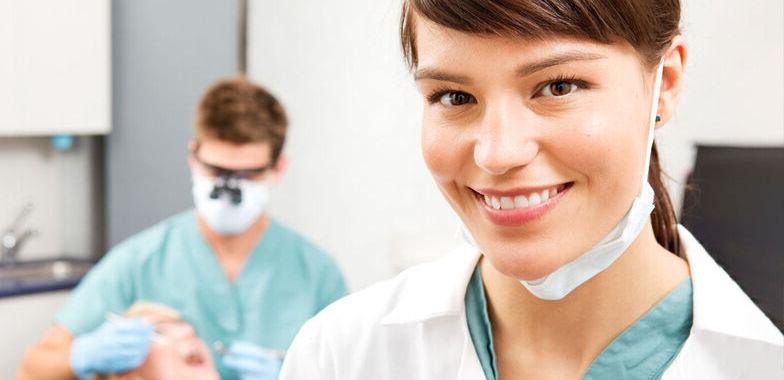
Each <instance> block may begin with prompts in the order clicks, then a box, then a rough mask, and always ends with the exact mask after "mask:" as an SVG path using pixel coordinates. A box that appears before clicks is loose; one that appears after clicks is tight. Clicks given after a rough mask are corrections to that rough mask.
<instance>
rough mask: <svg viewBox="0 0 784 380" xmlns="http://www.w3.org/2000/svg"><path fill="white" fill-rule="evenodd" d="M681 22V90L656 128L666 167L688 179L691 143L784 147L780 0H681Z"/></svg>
mask: <svg viewBox="0 0 784 380" xmlns="http://www.w3.org/2000/svg"><path fill="white" fill-rule="evenodd" d="M682 28H683V32H684V36H685V37H686V40H687V43H688V44H689V45H688V46H689V53H688V62H687V64H686V78H685V84H684V92H683V94H682V99H681V104H680V107H679V108H678V111H677V113H676V115H675V117H674V119H673V120H672V121H671V122H670V123H668V124H667V125H666V126H665V127H664V128H663V129H662V130H661V131H660V132H659V134H658V135H657V143H658V144H659V147H660V149H661V151H660V152H661V156H662V157H663V161H664V167H665V170H666V171H667V172H668V173H669V174H670V175H671V176H672V177H673V178H675V179H676V180H677V182H680V183H683V182H685V179H686V176H687V175H688V173H689V171H690V170H691V168H692V165H693V163H694V157H695V154H696V150H694V149H693V147H694V146H695V145H696V144H707V145H740V146H784V2H782V1H781V0H757V1H733V0H721V1H710V0H685V1H684V14H683V22H682ZM669 185H670V190H671V191H670V193H671V195H672V197H673V198H674V199H673V200H674V201H675V203H676V207H677V208H678V209H679V208H680V204H681V202H682V194H683V190H682V186H681V185H680V184H679V183H675V182H673V183H670V184H669Z"/></svg>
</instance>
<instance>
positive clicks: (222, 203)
mask: <svg viewBox="0 0 784 380" xmlns="http://www.w3.org/2000/svg"><path fill="white" fill-rule="evenodd" d="M218 181H220V180H219V179H217V178H212V177H206V176H200V175H196V174H194V175H193V188H192V193H193V201H194V203H195V204H196V210H198V211H199V214H201V216H202V217H203V218H204V221H205V222H206V223H207V226H209V227H210V229H211V230H213V231H214V232H215V233H217V234H219V235H238V234H241V233H243V232H245V231H246V230H247V229H248V228H249V227H250V226H251V225H252V224H253V223H254V222H255V221H256V220H257V219H258V218H259V216H260V215H261V214H262V213H263V212H264V210H265V209H266V208H267V204H268V202H269V187H268V186H267V185H266V184H265V183H263V182H258V181H251V180H247V179H237V180H236V181H237V182H236V184H237V188H238V189H239V190H240V194H241V201H240V202H239V203H238V204H235V203H233V202H232V199H231V197H230V195H229V194H227V193H225V192H219V193H218V197H217V198H216V199H212V198H211V197H210V195H211V194H212V193H213V190H214V189H215V186H216V185H217V184H218Z"/></svg>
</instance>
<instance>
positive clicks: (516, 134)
mask: <svg viewBox="0 0 784 380" xmlns="http://www.w3.org/2000/svg"><path fill="white" fill-rule="evenodd" d="M532 119H533V118H531V117H530V116H526V110H525V108H524V106H523V105H521V104H520V103H519V102H513V101H506V102H499V104H496V105H494V106H492V107H488V108H487V109H486V111H485V114H484V116H483V119H482V122H481V125H480V128H479V130H478V136H477V138H476V142H475V144H476V145H475V146H474V162H476V165H477V166H479V168H481V169H482V170H484V171H485V172H487V173H488V174H491V175H502V174H505V173H507V172H509V171H511V170H513V169H515V168H519V167H523V166H526V165H528V164H529V163H531V161H533V159H534V158H535V157H536V155H537V154H538V153H539V142H538V140H537V137H536V129H535V128H534V126H533V120H532Z"/></svg>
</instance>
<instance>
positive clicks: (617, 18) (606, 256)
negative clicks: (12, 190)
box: [282, 0, 784, 380]
mask: <svg viewBox="0 0 784 380" xmlns="http://www.w3.org/2000/svg"><path fill="white" fill-rule="evenodd" d="M679 22H680V3H679V2H678V1H656V0H646V1H634V2H629V1H604V2H596V1H589V0H552V1H537V2H531V1H492V0H466V1H461V2H452V1H443V0H409V1H405V2H404V6H403V13H402V20H401V28H400V32H401V41H402V47H403V52H404V54H405V57H406V59H407V62H408V63H409V65H410V68H411V69H412V71H413V74H414V80H415V81H416V84H417V87H418V89H419V91H420V93H421V94H422V99H423V118H422V134H421V137H422V150H423V156H424V160H425V163H426V164H427V167H428V169H429V170H430V172H431V174H432V176H433V178H434V180H435V182H436V185H437V186H438V188H439V189H440V191H441V193H442V194H443V195H444V197H445V199H446V200H447V202H448V203H449V204H450V205H451V207H452V209H453V210H454V211H455V212H456V213H457V215H458V216H459V217H460V219H461V220H462V222H463V224H464V225H465V227H466V230H465V235H466V237H467V239H466V240H468V243H469V244H466V245H465V246H464V247H462V248H460V249H458V250H456V252H454V253H453V254H452V255H450V256H447V257H446V258H444V259H442V260H440V261H437V262H434V263H430V264H425V265H422V266H419V267H414V268H411V269H410V270H408V271H406V272H404V273H403V274H401V275H400V276H398V277H397V278H395V279H392V280H389V281H386V282H384V283H381V284H378V285H376V286H374V287H371V288H369V289H366V290H365V291H362V292H359V293H357V294H354V295H352V296H349V297H347V298H345V299H343V300H342V301H339V302H338V303H336V304H335V305H333V306H332V307H330V308H328V309H326V310H325V311H324V312H323V313H321V314H320V315H319V316H317V317H316V318H314V319H313V320H311V321H310V322H309V323H308V324H306V325H305V326H304V327H303V329H302V330H301V332H300V334H299V336H298V338H296V339H295V342H294V343H293V345H292V348H291V349H290V350H289V354H288V357H287V361H286V363H285V364H284V369H283V372H282V378H283V379H306V378H320V379H366V378H367V379H370V378H372V379H400V378H411V379H454V378H457V379H479V378H484V379H488V380H494V379H499V378H500V379H506V378H509V379H524V378H536V379H540V378H558V379H564V378H569V379H573V378H584V379H593V378H597V379H608V378H612V379H616V378H617V379H621V378H624V379H626V378H630V379H652V378H667V379H691V378H704V377H710V378H777V377H781V376H782V375H784V373H783V372H782V371H783V369H784V365H783V364H784V363H782V358H784V355H783V354H784V351H783V350H782V345H783V344H782V335H781V333H780V332H779V331H778V330H776V328H775V327H774V326H773V325H772V323H771V322H770V321H769V320H768V319H767V318H765V317H764V315H763V314H762V313H761V312H760V311H759V309H758V308H757V307H756V306H755V305H754V304H753V303H752V302H751V300H750V299H749V298H748V297H747V296H746V295H745V294H744V293H743V292H742V290H741V289H740V288H739V287H738V286H737V285H736V284H735V283H734V282H733V281H732V280H731V279H730V278H729V277H728V276H727V275H726V273H725V272H724V271H723V270H722V269H721V268H720V267H719V266H718V265H716V264H715V262H713V261H712V259H711V258H710V256H709V255H708V254H707V252H705V250H704V249H703V248H702V246H700V244H699V243H698V242H697V241H696V240H695V239H694V238H693V237H692V236H691V235H690V234H689V232H688V231H686V230H685V229H683V228H682V227H681V226H679V225H678V224H677V221H676V219H675V214H674V212H673V208H672V206H671V204H670V200H669V196H668V195H667V192H666V190H665V188H664V186H663V185H662V182H661V178H660V177H661V170H660V168H659V164H658V155H657V152H656V148H655V145H654V143H653V133H654V129H656V128H660V127H662V126H664V125H665V124H666V123H667V122H668V121H669V120H670V118H671V117H672V115H673V113H674V111H675V108H676V106H677V103H678V98H679V94H680V91H681V84H682V78H683V70H684V65H685V62H686V51H687V49H686V43H685V41H684V39H683V38H682V37H681V36H680V34H679ZM750 352H754V353H755V354H749V353H750ZM718 358H721V359H720V360H718Z"/></svg>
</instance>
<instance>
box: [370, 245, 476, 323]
mask: <svg viewBox="0 0 784 380" xmlns="http://www.w3.org/2000/svg"><path fill="white" fill-rule="evenodd" d="M479 256H480V253H479V251H478V250H477V249H476V248H474V247H472V246H470V245H468V244H462V245H460V246H459V247H458V248H456V249H455V250H453V251H452V252H450V253H449V254H447V255H446V256H445V257H443V258H441V259H439V260H436V261H434V262H431V263H427V264H423V265H417V266H414V267H412V268H409V269H407V270H405V271H404V272H403V273H401V276H403V277H406V280H405V281H401V283H402V284H404V285H402V286H403V287H402V288H401V289H399V292H400V296H399V297H396V299H397V300H398V302H397V305H395V306H394V307H393V308H392V310H391V311H390V312H389V313H387V314H386V315H385V316H384V318H383V319H382V320H381V324H382V325H395V324H405V323H417V322H423V321H426V320H429V319H432V318H439V317H445V316H463V315H464V314H465V303H464V301H463V299H464V297H465V292H466V289H467V288H468V281H469V280H470V279H471V275H472V274H473V272H474V268H475V267H476V263H477V261H478V260H479Z"/></svg>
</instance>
